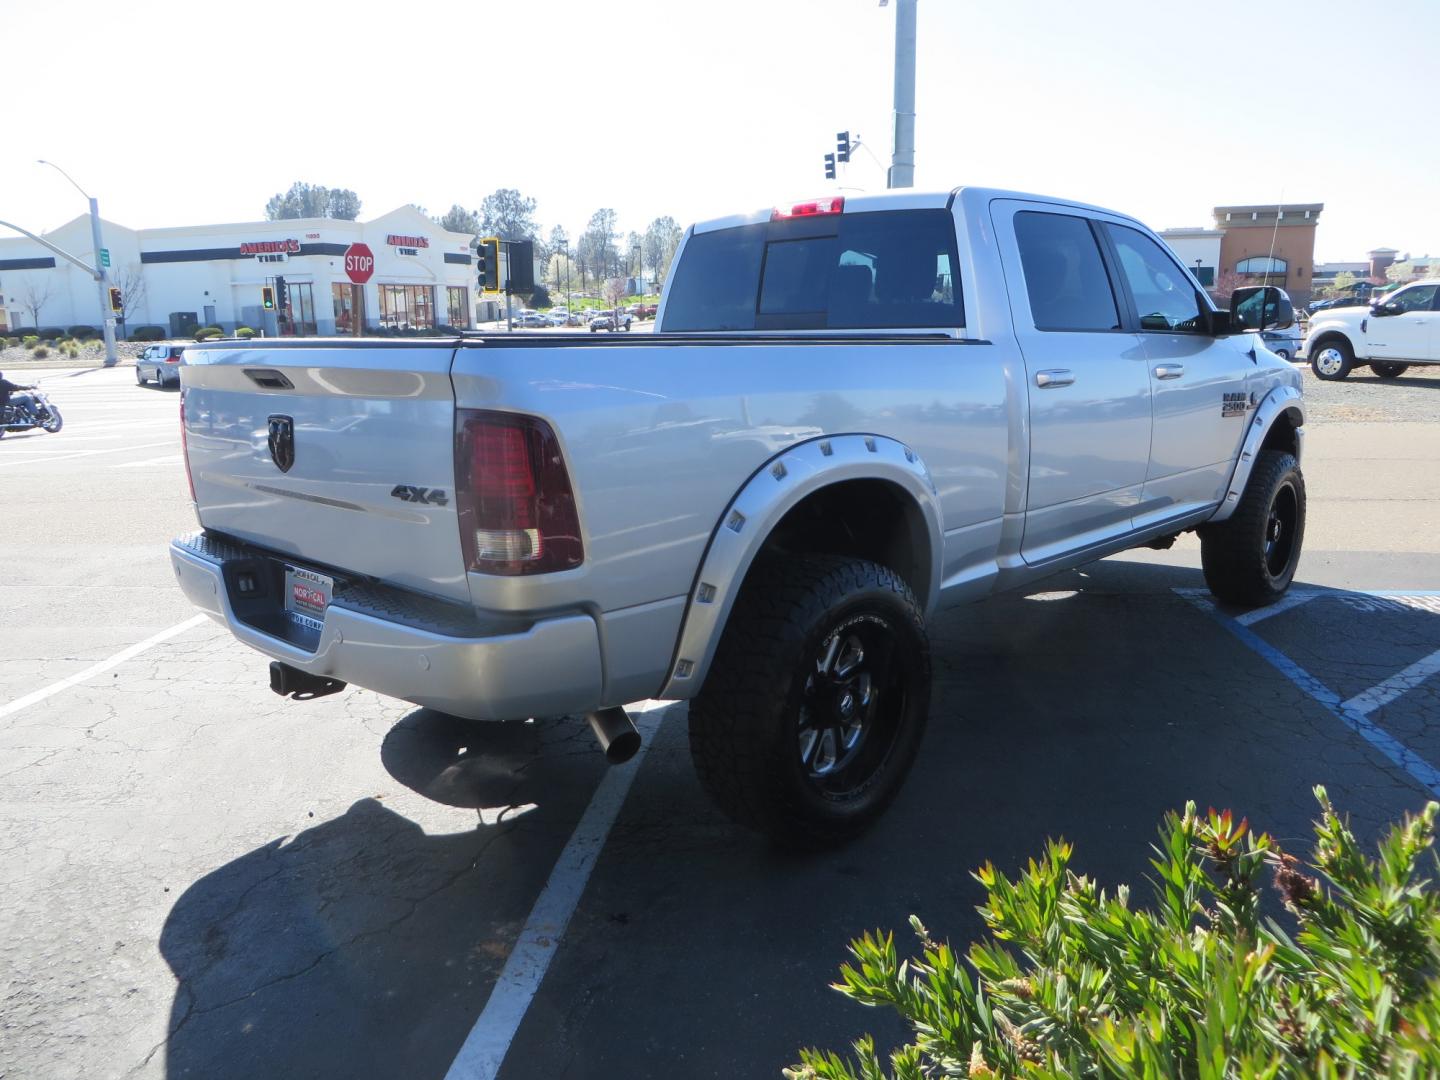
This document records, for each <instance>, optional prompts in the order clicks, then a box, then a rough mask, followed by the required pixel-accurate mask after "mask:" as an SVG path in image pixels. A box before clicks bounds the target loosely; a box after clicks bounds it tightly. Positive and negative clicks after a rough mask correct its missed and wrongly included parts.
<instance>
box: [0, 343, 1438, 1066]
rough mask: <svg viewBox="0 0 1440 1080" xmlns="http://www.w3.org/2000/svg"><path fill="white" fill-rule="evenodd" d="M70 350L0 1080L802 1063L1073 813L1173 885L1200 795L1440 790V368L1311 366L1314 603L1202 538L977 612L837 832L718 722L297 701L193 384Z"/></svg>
mask: <svg viewBox="0 0 1440 1080" xmlns="http://www.w3.org/2000/svg"><path fill="white" fill-rule="evenodd" d="M11 377H14V374H13V373H11ZM36 377H38V378H41V379H43V380H44V382H43V384H42V385H43V386H44V388H45V389H46V390H47V391H49V392H50V393H51V395H52V398H53V400H54V401H55V402H56V404H57V405H59V406H60V407H61V409H62V410H63V411H64V414H65V428H64V430H63V431H62V432H61V433H59V434H57V435H45V434H41V433H35V434H26V435H19V436H14V435H12V436H7V437H6V438H4V439H3V440H0V484H3V489H4V491H5V493H6V499H5V504H6V505H5V511H4V513H3V516H0V520H3V523H4V527H3V529H0V851H3V853H4V854H5V856H6V857H5V858H4V859H3V861H0V896H3V897H4V900H3V902H0V1077H10V1076H14V1077H27V1078H29V1077H39V1078H50V1077H54V1078H62V1077H63V1078H80V1077H85V1078H89V1077H107V1078H108V1077H137V1078H138V1077H144V1078H159V1077H168V1078H178V1077H193V1078H206V1080H210V1078H232V1077H233V1078H241V1077H255V1076H262V1075H269V1076H279V1077H322V1078H332V1077H333V1078H341V1077H347V1078H348V1077H361V1076H364V1077H371V1076H374V1077H407V1078H434V1080H440V1078H442V1077H454V1078H457V1080H458V1078H460V1077H493V1076H500V1077H503V1078H506V1080H520V1078H530V1077H547V1078H557V1077H565V1078H577V1080H578V1078H602V1077H603V1078H611V1077H647V1076H662V1075H663V1076H671V1075H684V1076H705V1077H735V1076H778V1075H779V1070H780V1069H781V1067H783V1066H784V1065H787V1064H790V1063H791V1062H793V1061H795V1060H796V1050H797V1048H798V1047H800V1046H801V1045H811V1044H814V1045H823V1046H830V1047H837V1048H839V1047H843V1046H845V1045H847V1044H848V1043H849V1041H850V1040H851V1039H853V1038H854V1037H855V1036H856V1035H858V1034H860V1033H861V1032H864V1031H866V1030H869V1031H873V1032H875V1033H876V1034H877V1036H879V1037H880V1039H881V1040H882V1041H884V1040H885V1039H886V1038H887V1037H889V1036H891V1035H894V1034H897V1032H896V1030H895V1029H894V1028H893V1027H892V1026H891V1021H890V1020H889V1018H888V1017H886V1016H885V1015H882V1014H879V1013H876V1012H873V1011H869V1010H865V1009H862V1008H860V1007H858V1006H856V1005H854V1004H852V1003H849V1002H847V1001H845V1000H844V999H842V998H840V997H839V996H838V995H837V994H835V993H834V992H833V991H830V990H828V989H827V987H826V984H827V983H828V982H829V981H830V980H831V979H832V978H833V976H834V972H835V969H836V968H837V966H838V965H839V963H840V962H841V961H842V960H843V959H844V947H845V944H846V942H847V941H848V940H849V938H850V937H851V936H854V935H855V934H858V933H859V932H860V931H862V930H864V929H867V928H871V927H876V926H878V927H881V928H883V929H894V930H897V931H900V932H902V933H903V932H904V930H905V919H906V917H907V916H908V915H909V914H911V913H916V914H919V915H920V916H921V917H922V918H923V919H924V920H925V921H926V923H927V924H928V925H929V926H930V927H931V929H932V931H933V932H935V933H936V934H943V935H945V936H948V937H950V938H951V939H952V940H954V941H956V942H957V943H959V942H964V941H966V940H968V939H969V938H970V937H971V936H972V935H974V934H975V933H976V932H977V931H978V929H979V925H980V924H979V920H978V917H977V916H976V915H975V913H974V906H975V904H976V903H977V902H978V900H979V899H980V890H979V886H978V885H976V884H975V882H973V881H972V880H971V878H970V876H969V875H970V872H971V871H972V870H973V869H974V868H975V867H976V866H978V865H980V864H981V863H982V862H984V861H985V860H987V859H990V860H994V861H995V862H996V863H997V865H999V866H1000V867H1002V868H1004V869H1009V870H1013V869H1014V868H1016V867H1017V866H1019V865H1020V864H1022V863H1023V862H1024V860H1025V859H1026V858H1027V857H1028V856H1030V855H1031V854H1034V853H1036V852H1037V850H1038V849H1039V847H1040V845H1041V843H1042V842H1043V840H1044V839H1045V838H1046V837H1047V836H1052V835H1059V834H1063V835H1065V836H1066V837H1067V838H1069V839H1070V840H1072V841H1074V842H1075V843H1076V845H1077V848H1078V857H1077V860H1076V862H1077V864H1078V866H1080V867H1082V868H1083V869H1084V870H1086V871H1087V872H1089V873H1091V874H1093V875H1095V876H1097V877H1098V878H1099V879H1100V880H1101V881H1104V882H1116V881H1121V880H1129V881H1139V879H1140V878H1141V877H1142V875H1143V874H1144V873H1145V871H1146V869H1147V863H1146V858H1147V854H1148V851H1147V844H1148V842H1149V840H1150V838H1151V835H1152V832H1153V827H1154V824H1155V822H1156V821H1157V820H1158V818H1159V816H1160V815H1161V814H1162V813H1163V812H1164V811H1165V810H1167V809H1169V808H1173V807H1176V806H1178V805H1180V804H1182V803H1183V802H1184V801H1185V800H1186V799H1195V800H1196V801H1197V802H1198V803H1200V805H1201V806H1202V807H1204V806H1206V805H1212V806H1216V807H1232V808H1234V809H1235V810H1237V811H1240V812H1243V813H1244V814H1246V815H1248V816H1249V818H1250V820H1251V821H1252V822H1254V823H1255V824H1256V825H1257V826H1258V827H1261V828H1264V829H1267V830H1268V831H1271V832H1272V833H1274V834H1275V835H1277V836H1279V837H1281V838H1283V839H1286V840H1289V841H1291V842H1292V844H1295V845H1296V846H1300V847H1304V846H1305V840H1306V838H1308V836H1309V822H1310V820H1311V818H1312V816H1313V811H1314V806H1313V801H1312V799H1311V796H1310V790H1311V787H1312V786H1313V785H1314V784H1316V783H1323V784H1325V785H1327V786H1328V788H1329V789H1330V792H1331V795H1332V797H1333V798H1334V800H1335V802H1336V804H1337V805H1338V806H1340V807H1342V808H1344V809H1346V810H1348V811H1349V812H1350V814H1351V815H1352V818H1353V820H1354V821H1355V823H1356V824H1357V826H1358V829H1359V831H1360V833H1361V834H1362V835H1363V836H1366V837H1372V836H1374V835H1375V833H1376V832H1377V831H1378V830H1379V828H1380V827H1381V825H1382V824H1383V823H1385V822H1386V821H1388V820H1391V819H1393V818H1395V817H1397V816H1398V815H1400V814H1401V813H1403V812H1405V811H1407V810H1414V809H1416V808H1417V807H1418V806H1419V805H1421V804H1422V803H1423V801H1424V800H1425V798H1426V797H1429V796H1433V797H1440V772H1437V769H1440V702H1437V699H1436V694H1437V692H1440V542H1437V540H1436V536H1437V529H1440V425H1437V424H1436V423H1435V421H1434V416H1435V403H1436V401H1437V400H1440V398H1437V397H1436V395H1440V373H1437V375H1430V374H1427V373H1426V372H1424V371H1423V370H1417V369H1413V368H1412V369H1411V373H1410V374H1408V375H1407V376H1405V377H1404V378H1402V379H1400V380H1396V381H1394V382H1391V383H1385V384H1382V383H1381V382H1380V381H1379V380H1378V379H1375V378H1374V377H1372V376H1370V375H1369V373H1368V372H1364V373H1360V374H1357V375H1356V376H1353V377H1352V378H1351V379H1350V380H1348V381H1347V382H1345V383H1340V384H1320V383H1317V382H1316V381H1315V380H1314V379H1313V378H1308V377H1307V382H1306V392H1307V395H1309V397H1310V401H1311V404H1310V409H1311V422H1310V424H1309V426H1308V436H1307V446H1306V461H1305V470H1306V476H1307V484H1308V488H1309V495H1310V516H1309V524H1308V528H1307V538H1306V554H1305V556H1304V558H1303V559H1302V561H1301V566H1300V573H1299V575H1298V577H1297V579H1296V585H1295V588H1294V590H1293V593H1292V596H1291V597H1289V598H1287V600H1286V601H1285V602H1284V603H1283V604H1281V605H1276V606H1275V607H1272V608H1270V609H1266V610H1264V611H1262V612H1253V613H1242V612H1235V611H1227V610H1223V609H1220V608H1217V607H1215V606H1214V605H1213V604H1212V603H1211V602H1210V600H1209V598H1208V594H1206V593H1205V592H1204V590H1203V580H1202V578H1201V575H1200V571H1199V546H1198V543H1197V542H1196V541H1195V539H1194V538H1193V537H1185V538H1182V539H1181V541H1180V542H1179V543H1178V544H1177V545H1176V546H1175V547H1174V548H1172V549H1171V550H1169V551H1165V552H1156V551H1143V552H1135V553H1129V554H1126V555H1124V556H1121V557H1117V558H1114V559H1110V560H1107V561H1105V562H1102V563H1098V564H1095V565H1093V566H1090V567H1087V568H1085V569H1084V570H1082V571H1076V572H1071V573H1067V574H1063V575H1060V576H1057V577H1056V578H1053V579H1051V580H1049V581H1046V582H1044V583H1043V584H1042V585H1041V586H1040V587H1039V588H1037V589H1036V590H1035V591H1033V592H1031V593H1029V594H1027V595H1011V596H1004V597H998V598H995V599H993V600H990V601H987V602H985V603H982V604H979V605H975V606H971V607H967V608H961V609H958V610H954V611H950V612H947V613H945V614H944V615H942V616H941V617H940V618H938V619H937V620H936V621H935V623H934V624H933V625H932V628H931V634H932V639H933V642H934V647H935V678H936V683H935V693H934V708H933V712H932V715H931V718H930V728H929V733H928V735H927V740H926V743H925V746H924V748H923V750H922V756H921V759H920V762H919V764H918V766H917V768H916V771H915V773H914V774H913V776H912V777H911V779H910V781H909V783H908V785H907V787H906V789H905V790H904V792H903V793H902V794H901V796H900V799H899V800H898V802H897V803H896V805H895V806H894V808H893V809H892V810H891V812H890V813H889V814H888V815H887V816H886V817H885V818H884V819H883V821H882V822H881V823H880V825H879V826H878V827H877V828H875V829H874V830H872V831H871V832H870V833H869V834H867V835H866V836H864V837H863V838H862V839H860V840H859V841H858V842H856V843H854V844H852V845H851V846H849V847H847V848H845V849H843V850H840V851H834V852H829V853H826V854H822V855H810V856H803V857H798V856H795V855H790V854H783V853H779V852H776V851H773V850H771V849H770V848H769V847H767V846H766V845H765V844H764V843H762V842H761V841H759V840H758V839H756V838H755V837H754V836H752V835H750V834H748V833H746V832H744V831H742V830H740V829H738V828H735V827H733V826H731V825H730V824H728V823H727V822H726V821H725V820H724V819H723V818H722V817H721V816H720V815H719V814H718V812H717V811H716V810H714V809H713V808H712V806H711V805H710V803H709V802H708V800H707V799H706V797H705V796H704V794H703V793H702V791H701V790H700V787H699V784H698V782H697V781H696V779H695V776H694V773H693V770H692V768H691V765H690V761H689V756H688V750H687V747H686V738H685V711H684V707H683V706H668V707H649V708H647V710H646V711H644V712H643V713H642V715H641V722H642V727H643V728H644V729H645V730H646V731H647V733H648V738H647V749H646V752H645V753H644V754H643V755H642V756H641V757H639V758H637V759H636V760H635V761H634V762H632V763H631V764H629V765H627V766H623V767H620V768H616V769H609V768H607V767H606V766H605V765H604V762H603V759H602V757H601V755H600V754H599V752H598V750H597V749H596V747H595V745H594V741H593V739H592V737H591V736H590V734H589V732H588V730H586V729H585V728H584V725H583V723H582V722H580V721H579V720H577V719H573V718H561V719H550V720H544V721H535V722H532V723H528V724H523V725H505V726H498V725H497V726H477V725H472V724H466V723H462V722H460V721H456V720H454V719H452V718H449V717H446V716H443V715H440V714H436V713H432V712H428V711H426V710H423V709H417V708H414V707H412V706H409V705H407V704H405V703H402V702H396V701H392V700H387V699H383V698H379V697H377V696H375V695H373V694H370V693H368V692H366V691H362V690H354V689H352V690H348V691H346V692H344V693H342V694H339V695H336V696H334V697H330V698H325V699H322V700H317V701H312V702H304V703H301V702H293V701H287V700H282V699H281V698H279V697H277V696H275V695H274V694H272V693H271V692H270V691H269V689H268V686H267V684H266V681H265V679H266V674H265V662H264V660H263V659H262V658H261V657H260V656H259V655H258V654H254V653H252V652H250V651H249V650H247V649H245V648H244V647H242V646H240V645H238V644H237V643H235V642H234V641H233V640H232V639H231V638H230V636H229V634H228V633H227V632H226V631H224V630H223V629H221V628H219V627H218V626H216V625H214V624H212V623H210V622H208V621H205V620H202V619H198V618H196V617H195V616H194V615H193V613H192V611H191V609H190V608H189V607H188V605H187V604H186V603H185V602H184V600H183V598H182V597H181V596H180V594H179V592H178V591H177V589H176V588H175V586H174V584H173V579H172V577H171V571H170V567H169V562H168V557H167V554H166V543H167V542H168V540H169V539H170V537H171V536H173V535H176V534H178V533H180V532H184V531H187V530H189V529H191V528H193V527H194V517H193V512H192V510H191V507H190V503H189V500H188V496H187V493H186V490H185V478H184V471H183V464H182V459H181V454H180V448H179V443H178V436H177V412H178V395H177V394H176V393H175V392H173V391H162V390H157V389H154V388H149V387H146V388H141V387H137V386H136V385H135V383H134V373H133V369H129V368H122V369H118V370H110V371H105V370H99V371H94V370H92V371H86V372H81V373H74V374H72V373H69V372H63V371H51V372H39V373H37V375H36ZM22 378H24V379H25V381H29V378H28V377H26V376H22Z"/></svg>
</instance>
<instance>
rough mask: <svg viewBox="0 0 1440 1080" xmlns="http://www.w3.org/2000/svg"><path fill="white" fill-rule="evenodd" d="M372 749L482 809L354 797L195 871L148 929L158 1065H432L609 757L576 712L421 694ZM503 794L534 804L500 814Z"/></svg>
mask: <svg viewBox="0 0 1440 1080" xmlns="http://www.w3.org/2000/svg"><path fill="white" fill-rule="evenodd" d="M577 725H578V729H579V731H580V733H581V734H583V735H584V740H583V741H581V740H579V739H577V738H575V737H574V733H575V731H576V729H577ZM381 755H382V759H383V761H384V764H385V765H386V767H387V768H388V769H389V770H390V771H391V772H392V773H393V774H394V775H395V776H396V778H397V779H398V780H400V782H401V783H404V784H406V785H407V786H409V787H412V788H414V789H415V790H416V791H419V792H421V793H422V794H424V795H426V796H427V797H429V798H432V799H434V800H436V801H437V802H440V803H443V804H445V805H448V806H459V807H475V808H480V807H485V808H487V810H486V812H485V813H484V814H483V815H479V814H477V820H476V821H475V824H474V827H473V828H472V829H469V830H467V831H463V832H459V833H454V834H450V835H438V836H436V835H427V834H426V833H425V831H424V830H423V829H422V828H421V826H419V825H417V824H416V823H415V822H413V821H411V820H409V819H407V818H406V817H404V816H403V815H401V814H399V813H396V812H395V811H393V810H391V809H389V808H388V807H387V806H385V805H384V804H383V802H382V801H380V800H379V799H377V798H365V799H360V800H359V801H357V802H355V803H354V804H353V805H352V806H351V807H350V809H349V810H348V811H347V812H346V813H345V814H343V815H342V816H340V817H338V818H335V819H333V820H330V821H326V822H324V823H323V824H319V825H316V826H315V827H314V828H311V829H307V830H306V831H304V832H302V833H300V834H298V835H296V836H294V837H292V838H288V839H283V838H282V839H278V840H275V841H273V842H271V843H269V844H266V845H265V846H264V847H261V848H258V849H256V850H255V851H252V852H250V853H248V854H246V855H244V856H243V857H241V858H239V859H236V860H235V861H233V862H231V863H229V864H227V865H225V866H223V867H221V868H219V869H218V870H215V871H214V872H212V873H210V874H208V875H206V876H205V877H203V878H201V879H200V880H199V881H197V882H195V883H194V884H193V885H192V886H190V887H189V888H188V889H187V890H186V891H185V892H184V894H182V895H181V897H180V898H179V900H178V901H177V902H176V904H175V906H174V908H173V909H172V910H171V912H170V914H169V916H168V918H167V919H166V922H165V926H164V929H163V931H162V932H161V936H160V951H161V954H162V955H163V956H164V958H165V961H166V962H167V963H168V964H169V965H170V967H171V969H172V971H173V972H174V975H175V977H176V979H177V980H178V982H179V986H178V988H177V990H176V996H175V1000H174V1003H173V1006H172V1010H171V1017H170V1026H169V1031H170V1033H171V1034H170V1038H169V1041H168V1045H167V1046H166V1048H165V1051H164V1052H165V1061H166V1075H167V1076H169V1077H189V1078H204V1080H215V1078H230V1077H234V1078H237V1080H238V1078H241V1077H245V1078H253V1077H257V1076H267V1075H269V1076H286V1077H301V1076H304V1077H337V1078H339V1077H362V1076H364V1077H368V1076H377V1077H378V1076H393V1077H432V1076H433V1077H440V1076H443V1075H444V1073H445V1070H446V1068H447V1067H448V1066H449V1064H450V1061H451V1060H452V1059H453V1057H454V1055H455V1053H456V1052H457V1051H458V1049H459V1046H460V1043H461V1042H462V1041H463V1040H464V1038H465V1035H466V1034H467V1033H468V1031H469V1029H470V1026H471V1025H472V1024H473V1022H474V1019H475V1016H476V1014H477V1013H478V1012H479V1009H480V1007H481V1006H482V1005H483V1004H484V1001H485V998H486V996H487V995H488V993H489V988H490V986H491V984H492V983H493V982H494V980H495V978H496V977H497V976H498V974H499V972H500V969H501V968H502V966H503V965H504V962H505V958H506V956H507V955H508V953H509V949H510V945H511V942H512V941H513V939H514V937H515V935H516V934H517V933H518V931H519V928H520V926H521V925H522V924H523V923H524V920H525V918H526V916H527V915H528V913H529V909H530V905H531V903H532V902H533V900H534V897H535V894H536V893H537V892H538V891H539V889H540V888H541V887H542V886H543V884H544V882H545V879H546V877H547V876H548V874H549V872H550V868H551V865H552V864H553V862H554V860H555V858H556V856H557V855H558V853H559V850H560V848H561V847H563V845H564V843H565V841H566V839H567V838H568V837H569V834H570V832H571V831H572V829H573V827H574V824H575V822H576V821H577V820H578V818H579V816H580V814H581V813H582V812H583V810H584V808H585V805H586V803H587V802H588V800H589V797H590V792H591V791H592V790H593V788H594V786H595V784H596V783H597V782H598V777H599V776H600V775H601V771H602V769H603V767H604V763H603V759H602V758H601V756H600V754H599V752H598V751H597V750H595V749H594V739H593V737H591V736H590V734H589V731H588V729H586V728H585V727H584V725H583V723H580V722H578V721H575V720H573V719H572V720H553V721H537V722H534V723H530V724H523V725H508V724H507V725H483V726H476V725H473V724H468V723H467V722H465V721H462V720H457V719H455V718H453V717H448V716H443V715H441V714H438V713H433V712H429V711H428V710H424V709H421V710H417V711H415V712H413V713H411V714H409V715H408V716H406V717H405V719H404V720H402V721H401V722H400V723H399V724H398V725H396V727H395V728H393V729H392V730H391V731H390V733H389V734H388V736H387V737H386V739H385V743H384V746H383V747H382V749H381ZM514 800H523V801H532V802H535V803H537V804H539V805H537V806H535V807H534V808H533V809H531V810H529V811H528V812H527V813H524V814H523V815H521V816H518V817H508V816H506V815H504V814H502V813H501V808H503V807H506V806H514V805H516V802H515V801H514ZM487 822H488V823H487ZM522 823H523V825H524V826H525V828H524V832H523V835H520V834H519V833H518V831H517V826H518V825H520V824H522Z"/></svg>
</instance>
